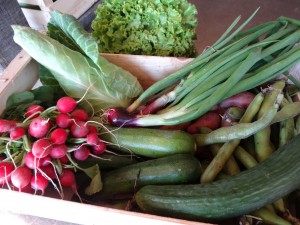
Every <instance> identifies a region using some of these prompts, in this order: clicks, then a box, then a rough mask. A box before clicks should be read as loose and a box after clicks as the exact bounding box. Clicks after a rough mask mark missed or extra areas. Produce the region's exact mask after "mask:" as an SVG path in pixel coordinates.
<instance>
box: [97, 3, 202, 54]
mask: <svg viewBox="0 0 300 225" xmlns="http://www.w3.org/2000/svg"><path fill="white" fill-rule="evenodd" d="M95 13H96V17H95V19H94V20H93V21H92V24H91V27H92V29H93V35H94V37H95V38H97V39H98V41H99V50H100V51H101V52H108V53H123V54H136V55H156V56H177V57H180V56H182V57H191V56H195V54H196V52H195V46H194V40H195V39H196V26H197V9H196V7H195V6H194V5H193V4H191V3H189V2H188V1H187V0H176V1H175V0H147V1H145V0H129V1H128V0H127V1H125V0H104V1H103V3H102V4H99V6H98V7H97V9H96V12H95Z"/></svg>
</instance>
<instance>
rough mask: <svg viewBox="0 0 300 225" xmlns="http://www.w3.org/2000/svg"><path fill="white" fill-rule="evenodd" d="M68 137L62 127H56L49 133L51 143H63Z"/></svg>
mask: <svg viewBox="0 0 300 225" xmlns="http://www.w3.org/2000/svg"><path fill="white" fill-rule="evenodd" d="M67 138H68V132H67V131H66V130H65V129H63V128H56V129H55V130H53V131H52V132H51V134H50V139H51V141H52V142H53V144H63V143H65V142H66V140H67Z"/></svg>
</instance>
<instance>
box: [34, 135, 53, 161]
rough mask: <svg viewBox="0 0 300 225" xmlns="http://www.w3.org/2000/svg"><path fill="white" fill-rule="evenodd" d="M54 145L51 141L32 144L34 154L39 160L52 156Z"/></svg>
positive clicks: (40, 140)
mask: <svg viewBox="0 0 300 225" xmlns="http://www.w3.org/2000/svg"><path fill="white" fill-rule="evenodd" d="M51 149H52V144H51V142H50V140H49V139H47V138H43V139H38V140H36V141H35V142H34V143H33V144H32V149H31V151H32V154H33V155H34V156H35V157H37V158H44V157H46V156H47V155H49V154H50V152H51Z"/></svg>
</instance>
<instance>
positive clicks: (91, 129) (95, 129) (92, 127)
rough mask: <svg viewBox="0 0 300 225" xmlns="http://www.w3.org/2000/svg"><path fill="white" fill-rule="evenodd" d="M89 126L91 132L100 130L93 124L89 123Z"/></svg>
mask: <svg viewBox="0 0 300 225" xmlns="http://www.w3.org/2000/svg"><path fill="white" fill-rule="evenodd" d="M87 127H88V130H89V133H97V132H98V129H97V127H95V126H93V125H89V124H88V125H87Z"/></svg>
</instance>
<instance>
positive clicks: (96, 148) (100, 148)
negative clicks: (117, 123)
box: [92, 141, 106, 155]
mask: <svg viewBox="0 0 300 225" xmlns="http://www.w3.org/2000/svg"><path fill="white" fill-rule="evenodd" d="M105 150H106V144H105V143H104V142H102V141H100V142H99V143H98V144H97V145H93V146H92V152H93V153H94V154H95V155H101V154H102V153H104V152H105Z"/></svg>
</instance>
